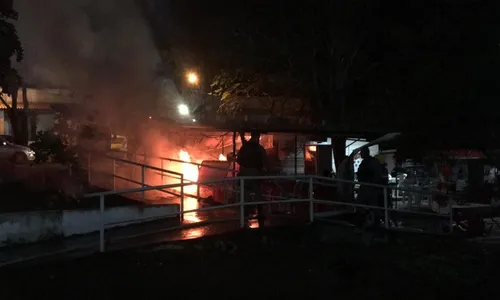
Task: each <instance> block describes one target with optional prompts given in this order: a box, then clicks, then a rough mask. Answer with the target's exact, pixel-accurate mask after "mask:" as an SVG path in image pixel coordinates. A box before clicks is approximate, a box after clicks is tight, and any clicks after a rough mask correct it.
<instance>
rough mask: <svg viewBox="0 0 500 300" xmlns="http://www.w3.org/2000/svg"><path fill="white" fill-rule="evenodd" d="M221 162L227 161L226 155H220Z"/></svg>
mask: <svg viewBox="0 0 500 300" xmlns="http://www.w3.org/2000/svg"><path fill="white" fill-rule="evenodd" d="M219 160H220V161H227V157H226V156H225V155H224V154H222V153H221V154H219Z"/></svg>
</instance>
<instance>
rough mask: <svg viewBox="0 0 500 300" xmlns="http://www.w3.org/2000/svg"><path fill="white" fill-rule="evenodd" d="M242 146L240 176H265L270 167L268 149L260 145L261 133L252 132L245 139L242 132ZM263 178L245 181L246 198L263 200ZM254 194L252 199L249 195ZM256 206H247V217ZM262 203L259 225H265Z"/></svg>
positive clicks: (239, 159)
mask: <svg viewBox="0 0 500 300" xmlns="http://www.w3.org/2000/svg"><path fill="white" fill-rule="evenodd" d="M240 138H241V142H242V146H241V148H240V150H239V152H238V156H237V159H236V161H237V163H238V164H239V165H240V172H239V176H243V177H244V176H263V175H264V174H265V172H266V171H267V168H268V159H267V153H266V150H265V149H264V147H263V146H262V145H260V143H259V142H260V133H258V132H252V134H251V138H250V140H248V141H247V140H246V139H245V134H244V133H243V132H242V133H240ZM261 184H262V180H259V179H250V180H245V181H244V189H245V200H246V201H248V200H250V201H251V200H253V201H262V191H261ZM249 195H253V197H250V199H249V198H248V197H247V196H249ZM254 209H255V208H254V207H252V206H246V207H245V217H247V218H248V217H250V215H251V213H252V211H253V210H254ZM263 217H264V216H263V212H262V205H257V219H258V221H259V227H261V226H263V225H264V218H263Z"/></svg>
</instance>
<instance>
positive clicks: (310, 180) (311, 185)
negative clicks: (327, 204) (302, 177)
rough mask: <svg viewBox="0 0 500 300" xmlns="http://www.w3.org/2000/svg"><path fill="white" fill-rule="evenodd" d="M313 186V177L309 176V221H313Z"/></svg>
mask: <svg viewBox="0 0 500 300" xmlns="http://www.w3.org/2000/svg"><path fill="white" fill-rule="evenodd" d="M313 200H314V186H313V178H312V176H310V177H309V221H310V222H311V223H312V222H314V202H313Z"/></svg>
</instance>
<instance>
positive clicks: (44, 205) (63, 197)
mask: <svg viewBox="0 0 500 300" xmlns="http://www.w3.org/2000/svg"><path fill="white" fill-rule="evenodd" d="M99 191H103V190H102V189H92V190H89V191H88V192H99ZM0 195H1V197H0V213H10V212H21V211H39V210H63V209H92V208H99V198H98V197H95V198H81V197H78V198H73V197H71V196H68V195H67V194H65V193H64V192H61V191H59V190H56V189H35V188H33V187H30V186H27V185H26V184H25V183H23V182H19V181H16V182H3V183H0ZM126 205H139V203H138V202H137V201H135V200H132V199H129V198H126V197H122V196H119V195H112V196H106V206H107V207H109V206H126Z"/></svg>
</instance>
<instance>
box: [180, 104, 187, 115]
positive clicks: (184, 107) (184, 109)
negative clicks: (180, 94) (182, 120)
mask: <svg viewBox="0 0 500 300" xmlns="http://www.w3.org/2000/svg"><path fill="white" fill-rule="evenodd" d="M177 109H178V110H179V114H180V115H181V116H187V115H189V107H187V105H186V104H179V106H177Z"/></svg>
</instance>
